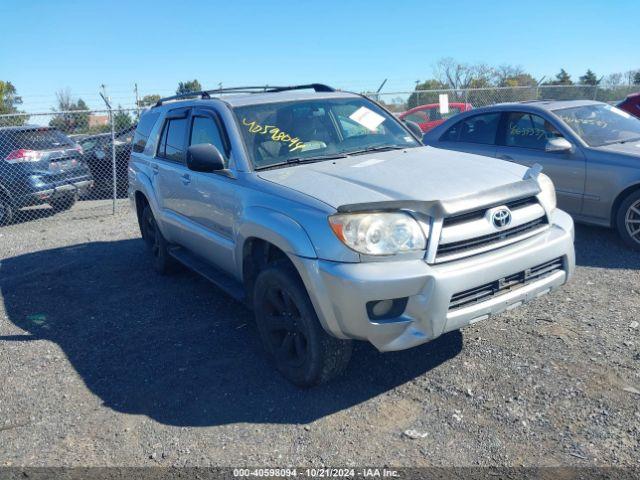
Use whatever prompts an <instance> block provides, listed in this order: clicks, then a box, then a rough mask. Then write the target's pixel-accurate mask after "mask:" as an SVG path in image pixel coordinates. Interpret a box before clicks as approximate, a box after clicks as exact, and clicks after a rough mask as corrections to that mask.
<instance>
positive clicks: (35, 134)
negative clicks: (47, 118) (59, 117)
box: [3, 128, 74, 150]
mask: <svg viewBox="0 0 640 480" xmlns="http://www.w3.org/2000/svg"><path fill="white" fill-rule="evenodd" d="M3 137H4V138H3V140H6V142H3V144H5V145H3V148H5V147H7V148H11V150H18V149H21V148H23V149H25V150H53V149H56V148H67V147H72V146H73V145H74V143H73V141H72V140H71V139H70V138H69V137H67V136H66V135H65V134H64V133H62V132H61V131H59V130H55V129H52V128H38V129H31V130H14V131H11V132H6V133H5V134H4V135H3Z"/></svg>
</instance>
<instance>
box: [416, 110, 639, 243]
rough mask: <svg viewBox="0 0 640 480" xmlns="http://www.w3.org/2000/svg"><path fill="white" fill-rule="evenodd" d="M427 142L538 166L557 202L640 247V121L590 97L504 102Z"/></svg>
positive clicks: (447, 126) (462, 117)
mask: <svg viewBox="0 0 640 480" xmlns="http://www.w3.org/2000/svg"><path fill="white" fill-rule="evenodd" d="M423 142H424V144H425V145H431V146H433V147H438V148H443V149H447V150H458V151H462V152H469V153H476V154H479V155H486V156H490V157H495V158H499V159H502V160H508V161H512V162H516V163H520V164H522V165H529V166H530V165H533V164H535V163H539V164H540V165H542V166H543V168H544V172H545V173H546V174H547V175H549V176H550V177H551V179H552V180H553V182H554V183H555V186H556V193H557V197H558V206H559V207H560V208H562V209H563V210H565V211H567V212H569V213H570V214H571V215H573V217H574V218H575V220H576V221H579V222H582V223H588V224H594V225H601V226H606V227H613V228H616V229H617V230H618V233H619V234H620V237H621V238H622V239H623V240H624V242H625V243H626V244H627V245H629V246H631V247H633V248H635V249H638V250H640V120H638V119H637V118H635V117H633V116H631V115H629V114H628V113H626V112H624V111H622V110H619V109H617V108H616V107H612V106H610V105H607V104H606V103H602V102H595V101H590V100H572V101H533V102H522V103H505V104H498V105H493V106H490V107H484V108H478V109H476V110H472V111H469V112H464V113H461V114H459V115H456V116H455V117H452V118H450V119H448V120H447V121H446V122H444V123H443V124H442V125H439V126H438V127H436V128H434V129H433V130H431V131H429V132H427V133H426V134H425V135H424V137H423Z"/></svg>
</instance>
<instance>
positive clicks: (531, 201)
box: [442, 197, 538, 228]
mask: <svg viewBox="0 0 640 480" xmlns="http://www.w3.org/2000/svg"><path fill="white" fill-rule="evenodd" d="M537 204H538V199H537V198H536V197H525V198H519V199H518V200H511V201H510V202H507V203H500V204H497V205H491V206H489V207H486V208H483V209H481V210H474V211H473V212H467V213H462V214H460V215H454V216H452V217H447V218H445V219H444V221H443V222H442V227H443V228H446V227H451V226H453V225H458V224H460V223H465V222H472V221H474V220H480V219H481V218H483V217H484V216H485V214H486V212H487V210H490V209H492V208H494V207H498V206H501V205H504V206H505V207H507V208H509V209H510V210H515V209H517V208H523V207H528V206H529V205H537Z"/></svg>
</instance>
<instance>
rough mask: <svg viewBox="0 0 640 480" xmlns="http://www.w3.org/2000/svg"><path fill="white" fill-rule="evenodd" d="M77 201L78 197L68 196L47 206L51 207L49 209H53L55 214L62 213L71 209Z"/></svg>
mask: <svg viewBox="0 0 640 480" xmlns="http://www.w3.org/2000/svg"><path fill="white" fill-rule="evenodd" d="M77 199H78V197H77V196H76V195H69V196H66V197H62V198H57V199H55V200H51V202H49V205H51V208H53V210H54V211H55V212H56V213H58V212H64V211H65V210H69V209H71V207H73V206H74V205H75V204H76V200H77Z"/></svg>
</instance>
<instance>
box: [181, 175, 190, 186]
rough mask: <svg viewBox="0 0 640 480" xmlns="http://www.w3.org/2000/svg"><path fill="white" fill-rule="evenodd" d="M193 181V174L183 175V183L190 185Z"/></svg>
mask: <svg viewBox="0 0 640 480" xmlns="http://www.w3.org/2000/svg"><path fill="white" fill-rule="evenodd" d="M190 183H191V176H190V175H189V174H188V173H185V174H184V175H182V184H183V185H189V184H190Z"/></svg>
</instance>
